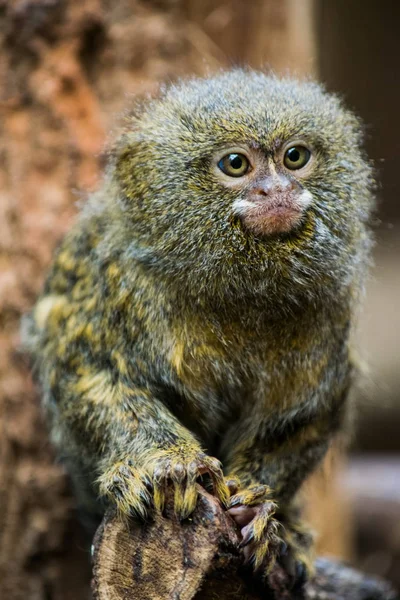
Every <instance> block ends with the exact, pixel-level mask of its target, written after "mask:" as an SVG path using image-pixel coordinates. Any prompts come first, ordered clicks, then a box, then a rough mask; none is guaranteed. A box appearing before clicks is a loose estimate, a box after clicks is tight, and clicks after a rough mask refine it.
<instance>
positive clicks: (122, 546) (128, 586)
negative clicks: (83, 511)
mask: <svg viewBox="0 0 400 600" xmlns="http://www.w3.org/2000/svg"><path fill="white" fill-rule="evenodd" d="M168 516H169V518H166V517H161V516H157V517H156V518H155V520H154V521H153V522H150V523H147V524H146V525H145V526H143V525H142V524H138V523H134V522H133V521H131V522H130V523H129V524H128V523H123V522H121V521H120V520H118V519H116V518H115V516H114V514H113V513H112V512H110V513H107V514H106V516H105V518H104V521H103V523H102V525H101V526H100V528H99V530H98V532H97V534H96V537H95V540H94V551H93V562H94V569H93V593H94V598H95V600H125V599H127V598H132V599H133V598H138V599H139V598H140V600H174V599H177V598H179V600H192V599H196V600H218V599H224V600H239V599H240V600H257V599H259V600H261V599H263V600H295V598H298V599H299V598H303V599H304V600H395V598H396V594H395V593H394V591H393V590H392V589H391V588H390V586H389V585H388V584H386V583H385V582H383V581H382V580H377V579H371V578H369V577H366V576H365V575H362V574H361V573H358V572H357V571H354V570H353V569H349V568H347V567H345V566H344V565H340V564H339V563H335V562H331V561H328V560H323V559H320V560H317V562H316V565H315V567H316V574H315V577H314V578H313V579H312V581H310V582H309V583H308V584H307V585H306V587H305V590H304V594H303V593H300V592H299V591H297V592H293V593H289V592H288V591H287V590H286V591H285V590H283V589H282V588H281V586H280V581H279V576H274V579H273V583H272V584H271V586H270V588H268V589H267V588H266V587H265V586H263V585H262V584H261V583H260V582H257V581H256V579H255V577H254V576H252V574H251V573H250V572H249V571H244V570H243V567H242V566H241V560H240V554H239V551H238V543H239V540H238V536H237V533H236V530H235V526H234V524H233V521H232V520H231V519H230V518H229V516H227V515H226V513H225V512H224V511H223V510H222V508H221V506H220V505H219V503H217V501H215V500H214V499H213V498H212V497H211V496H209V495H208V494H202V495H201V499H200V502H199V505H198V507H197V509H196V511H195V513H194V514H193V516H192V518H191V519H190V520H189V521H188V522H186V523H182V524H181V523H179V522H177V521H175V520H174V519H173V517H172V516H171V515H168Z"/></svg>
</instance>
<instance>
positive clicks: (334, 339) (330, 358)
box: [166, 315, 349, 451]
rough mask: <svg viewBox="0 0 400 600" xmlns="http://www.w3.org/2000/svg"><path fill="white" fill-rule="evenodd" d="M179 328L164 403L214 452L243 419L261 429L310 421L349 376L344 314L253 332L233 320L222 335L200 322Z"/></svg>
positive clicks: (330, 406)
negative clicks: (168, 393)
mask: <svg viewBox="0 0 400 600" xmlns="http://www.w3.org/2000/svg"><path fill="white" fill-rule="evenodd" d="M181 325H182V324H179V323H178V324H177V327H176V328H175V330H174V331H172V332H171V335H172V341H170V346H169V349H168V351H167V354H166V356H167V360H168V364H169V368H170V370H171V371H170V376H171V380H172V386H173V388H174V390H175V391H176V392H177V394H176V395H175V396H174V394H172V396H171V398H170V400H169V406H170V408H171V410H173V411H177V412H178V414H179V417H180V418H181V420H182V421H183V422H184V424H185V425H187V426H188V427H190V428H192V429H193V430H195V432H196V433H197V434H198V435H199V436H200V437H201V438H202V439H203V440H204V441H205V442H206V443H207V444H209V445H210V444H211V445H213V446H214V448H213V449H215V450H216V451H217V449H218V445H219V443H220V441H221V438H223V436H224V435H225V434H226V432H227V431H228V430H230V429H231V428H232V427H234V426H235V423H239V422H240V421H242V420H243V419H252V418H254V422H255V423H256V422H258V423H260V422H263V423H264V424H265V430H266V431H267V430H268V429H270V430H271V431H272V430H273V429H276V425H277V424H278V423H279V422H280V423H282V424H284V423H289V424H290V423H291V422H292V423H293V422H294V421H296V419H298V418H299V417H300V418H301V420H302V421H304V420H305V421H309V422H312V420H313V419H318V418H319V417H320V415H321V413H323V412H326V411H329V410H332V409H334V405H335V403H336V402H339V401H340V399H341V398H342V396H343V391H344V389H345V388H346V386H347V379H348V373H349V361H348V348H347V326H346V319H345V317H344V315H343V317H342V318H341V319H339V320H337V321H336V326H335V328H334V329H333V328H332V327H331V326H330V324H329V323H324V322H323V320H322V319H318V317H317V316H316V317H315V318H314V324H312V323H297V324H294V325H293V324H292V325H287V324H285V322H282V324H281V325H280V326H279V325H278V326H276V324H275V325H274V326H270V325H268V324H264V325H263V326H260V327H259V328H255V329H248V328H243V327H242V326H241V325H240V323H233V324H231V325H230V326H229V327H228V328H227V329H226V330H225V331H224V332H222V333H221V331H218V332H215V330H213V328H212V327H210V326H207V324H206V323H205V322H204V321H203V322H196V321H195V322H193V323H192V326H190V325H188V323H185V326H183V327H182V326H181ZM285 327H286V330H285ZM167 401H168V400H167ZM189 407H190V410H188V408H189ZM268 423H270V424H271V427H270V428H269V427H268Z"/></svg>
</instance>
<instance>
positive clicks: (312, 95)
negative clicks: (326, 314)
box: [107, 70, 373, 305]
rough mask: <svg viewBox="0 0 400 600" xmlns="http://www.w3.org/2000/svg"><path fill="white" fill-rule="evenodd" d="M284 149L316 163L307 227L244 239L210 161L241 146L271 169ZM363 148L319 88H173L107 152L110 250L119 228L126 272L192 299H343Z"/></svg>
mask: <svg viewBox="0 0 400 600" xmlns="http://www.w3.org/2000/svg"><path fill="white" fill-rule="evenodd" d="M291 139H301V140H304V141H305V142H307V144H309V146H310V147H311V148H312V150H313V154H314V165H313V169H312V170H311V172H310V174H309V175H308V176H307V177H306V178H303V179H302V181H301V186H302V188H303V191H304V198H306V199H307V203H308V207H307V210H306V212H305V215H304V218H303V219H302V221H301V223H300V224H299V226H298V227H296V228H295V229H294V230H293V231H290V232H288V233H282V234H280V235H270V236H268V235H264V236H262V235H257V234H254V233H251V232H249V231H247V230H246V229H245V228H244V227H243V224H242V221H241V219H240V210H238V207H240V206H243V202H246V200H245V199H244V198H243V190H238V189H236V188H234V189H230V188H229V187H226V186H223V185H222V184H221V182H220V181H218V179H217V178H216V176H215V173H214V172H213V169H212V160H213V157H214V155H215V153H216V152H217V151H218V150H219V149H221V148H223V147H228V146H236V145H238V144H239V145H246V146H247V147H250V148H256V149H257V150H258V151H260V152H262V153H263V154H264V155H265V156H266V157H267V158H271V159H272V160H275V159H276V156H277V153H278V152H279V150H280V148H281V147H282V146H283V145H284V144H285V143H286V142H287V141H288V140H291ZM361 143H362V128H361V126H360V122H359V120H358V119H357V118H356V117H355V116H354V115H353V114H352V113H351V112H349V111H348V110H346V109H345V108H343V106H342V103H341V101H340V100H339V99H338V98H337V97H336V96H334V95H332V94H328V93H327V92H325V90H324V89H323V88H322V87H321V86H320V85H318V84H316V83H310V82H300V81H294V80H292V79H278V78H276V77H274V76H267V75H264V74H263V73H259V72H253V71H245V70H233V71H230V72H227V73H222V74H218V75H216V76H214V77H212V78H209V79H191V80H188V81H185V82H182V83H180V84H177V85H174V86H171V87H169V88H167V89H166V90H164V91H163V92H162V94H161V95H160V96H159V97H157V98H155V99H151V100H149V101H148V102H145V103H143V104H142V105H141V106H140V108H139V109H138V110H137V111H136V112H135V113H134V114H133V115H132V116H130V117H129V118H128V119H127V123H126V126H125V131H124V133H123V134H122V135H121V137H120V138H119V140H118V142H117V144H116V145H115V148H114V150H113V153H112V160H111V166H110V170H109V178H110V182H109V187H110V193H109V197H108V202H107V204H108V206H107V210H108V211H111V212H112V214H113V218H112V219H109V220H108V222H109V224H110V225H109V236H110V240H111V242H110V247H111V246H114V243H113V241H114V240H115V236H116V232H115V228H116V227H118V228H119V232H118V234H117V235H118V236H121V243H122V244H123V245H124V248H123V249H122V248H121V251H122V254H123V256H124V259H125V260H126V261H127V262H129V260H134V261H137V260H139V261H140V262H141V263H142V264H144V265H146V266H147V267H149V268H152V269H156V270H157V271H158V272H159V273H162V276H163V277H166V278H168V277H170V278H172V279H173V280H174V281H175V282H176V280H179V281H180V284H181V285H182V286H183V288H184V289H185V292H186V294H188V295H190V296H196V297H198V296H199V295H201V294H205V295H211V296H213V297H216V296H218V297H220V299H221V301H227V299H229V297H234V298H235V299H236V300H237V299H238V298H246V297H247V296H249V295H250V296H257V297H258V296H261V297H262V298H263V302H265V301H266V299H268V300H269V301H271V302H272V303H276V302H277V301H282V300H284V301H285V302H288V303H289V305H290V303H294V304H298V303H301V302H302V301H303V300H306V299H308V300H309V301H310V300H312V301H313V302H317V301H318V298H321V299H322V301H323V302H325V301H326V300H327V298H328V297H331V298H332V299H334V298H336V297H337V296H338V295H339V296H341V295H342V294H343V293H344V294H347V293H348V291H349V287H353V286H354V285H356V286H357V285H358V284H357V283H356V281H355V280H356V279H358V278H359V274H360V272H361V271H363V264H364V263H365V262H366V257H367V255H368V250H369V246H370V238H369V234H368V233H367V231H366V227H365V225H366V223H367V222H368V220H369V216H370V211H371V207H372V194H371V188H372V187H373V179H372V171H371V166H370V164H369V162H368V161H367V160H366V158H365V156H364V153H363V151H362V149H361ZM244 191H245V190H244ZM117 213H118V216H119V218H117V219H116V218H114V216H115V215H116V214H117Z"/></svg>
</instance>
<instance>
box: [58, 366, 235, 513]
mask: <svg viewBox="0 0 400 600" xmlns="http://www.w3.org/2000/svg"><path fill="white" fill-rule="evenodd" d="M92 368H93V367H88V366H85V367H84V368H82V367H80V369H79V370H80V373H81V374H80V376H78V375H77V373H71V372H70V371H69V372H68V373H66V372H65V370H63V371H61V373H62V374H63V375H62V376H61V378H60V379H59V380H58V382H57V387H58V389H57V393H55V394H54V393H53V395H54V396H55V397H56V399H57V400H58V406H57V413H58V415H57V416H56V423H55V429H56V432H57V435H58V437H61V444H60V445H61V447H62V449H63V450H65V449H66V450H67V451H68V450H69V451H70V454H71V457H72V459H74V457H75V458H76V459H80V460H81V462H82V461H83V462H84V463H85V467H86V470H87V471H90V470H91V471H92V472H93V473H95V474H96V475H97V479H96V480H95V482H94V487H95V489H96V490H97V492H98V494H99V495H100V497H102V498H104V499H105V500H106V501H110V502H112V503H114V504H115V506H116V507H117V509H118V511H119V512H120V514H122V515H132V514H135V515H139V516H142V517H143V516H145V515H146V513H147V511H148V509H149V508H150V507H154V508H156V509H158V510H162V508H163V506H164V501H165V494H166V489H167V486H172V487H173V489H174V506H175V512H176V514H177V516H178V517H179V518H185V517H187V516H188V515H189V514H190V513H191V512H192V511H193V510H194V508H195V505H196V500H197V492H196V481H197V479H198V478H199V477H202V476H204V475H206V476H208V477H209V479H211V482H212V484H213V490H214V494H215V495H216V496H217V497H218V498H219V499H220V500H221V501H222V502H226V501H227V499H228V495H229V493H228V489H227V487H226V484H225V482H224V478H223V473H222V470H221V465H220V463H219V461H218V460H217V459H215V458H212V457H209V456H207V455H206V454H205V453H204V452H203V451H202V448H201V446H200V444H199V442H198V441H197V440H196V438H195V437H194V436H193V435H192V434H191V433H190V431H189V430H187V429H186V428H185V427H183V425H182V424H181V423H180V422H179V421H178V420H177V419H176V418H175V417H174V416H173V415H172V413H170V412H169V411H168V409H167V408H166V407H165V406H164V405H163V404H162V402H160V401H159V400H158V399H157V398H156V397H154V396H153V395H152V393H151V392H150V391H149V390H148V389H147V388H142V389H141V388H136V389H134V388H133V387H131V386H127V385H126V384H122V383H118V382H117V383H114V382H113V381H115V378H114V380H113V377H112V374H111V373H108V372H107V371H105V370H99V371H95V370H91V369H92Z"/></svg>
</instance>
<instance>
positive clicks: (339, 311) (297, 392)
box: [26, 70, 373, 572]
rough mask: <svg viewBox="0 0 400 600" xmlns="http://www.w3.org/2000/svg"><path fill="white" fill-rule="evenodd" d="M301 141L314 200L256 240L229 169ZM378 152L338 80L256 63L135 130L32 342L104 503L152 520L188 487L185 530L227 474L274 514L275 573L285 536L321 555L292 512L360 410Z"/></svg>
mask: <svg viewBox="0 0 400 600" xmlns="http://www.w3.org/2000/svg"><path fill="white" fill-rule="evenodd" d="M293 138H301V139H303V140H306V141H307V142H308V143H309V144H310V145H311V146H312V148H313V152H314V166H313V169H312V171H311V172H310V174H309V176H308V177H306V178H304V179H303V180H302V181H301V186H302V188H304V189H305V190H307V191H308V192H309V193H310V194H311V196H312V201H311V204H310V206H309V207H308V209H307V211H306V213H305V216H304V219H303V220H302V222H301V224H300V225H299V226H298V227H296V228H295V229H294V230H293V231H290V232H289V233H283V234H278V235H270V236H264V237H263V236H257V235H254V233H251V232H249V231H248V230H247V229H246V228H245V227H244V226H243V223H242V221H241V219H240V218H239V217H238V216H237V215H235V214H234V212H233V211H232V204H233V203H234V201H235V200H236V199H237V198H238V197H239V192H238V191H237V189H236V188H235V189H233V188H229V187H226V186H223V185H222V184H221V182H220V181H219V180H218V178H216V177H215V175H214V172H213V170H212V168H211V163H212V157H213V156H214V154H215V152H216V151H217V150H218V149H219V148H221V147H228V146H236V145H238V144H239V145H246V146H247V147H251V148H256V149H257V152H261V153H263V155H265V156H266V157H268V159H269V160H272V161H274V160H276V158H275V157H276V153H277V152H278V149H279V148H280V147H281V146H282V145H283V144H284V143H286V141H287V140H290V139H293ZM361 144H362V134H361V127H360V123H359V121H358V120H357V118H356V117H354V116H353V115H352V114H351V113H350V112H348V111H347V110H345V109H344V108H343V107H342V103H341V101H340V100H339V99H338V98H336V97H334V96H332V95H330V94H327V93H326V92H325V91H324V90H323V89H322V88H321V87H320V86H319V85H317V84H314V83H301V82H297V81H293V80H290V79H283V80H280V79H277V78H275V77H269V76H266V75H264V74H262V73H255V72H247V71H242V70H234V71H232V72H228V73H224V74H220V75H217V76H215V77H212V78H209V79H193V80H189V81H187V82H183V83H181V84H179V85H177V86H172V87H170V88H169V89H167V90H166V91H165V92H163V93H162V94H161V95H160V96H159V97H158V98H156V99H152V100H149V101H148V102H147V103H144V104H142V105H141V106H140V107H139V108H137V109H136V111H135V112H134V114H133V116H131V117H130V118H129V119H127V122H126V127H125V130H124V132H123V134H122V135H121V137H120V138H119V140H118V141H117V142H116V144H115V146H114V147H113V150H112V152H111V155H110V161H109V168H108V170H107V173H106V176H105V178H104V182H103V185H102V187H101V189H100V190H99V191H98V192H97V193H96V194H94V195H93V197H91V198H90V199H89V201H88V203H87V205H86V207H85V208H84V209H83V210H82V212H81V214H80V216H79V218H78V220H77V223H76V224H75V226H74V227H73V229H72V231H71V232H70V233H69V234H68V235H67V236H66V238H65V240H64V241H63V243H62V245H61V247H60V248H59V250H58V252H57V254H56V257H55V260H54V264H53V266H52V269H51V271H50V274H49V276H48V279H47V282H46V284H45V288H44V291H43V293H42V295H41V297H40V298H39V300H38V302H37V304H36V306H35V308H34V309H33V311H32V313H31V315H30V317H29V323H28V328H27V335H26V340H27V345H28V346H29V349H30V351H31V353H32V355H33V357H34V360H35V363H36V369H37V373H38V378H39V381H40V383H41V387H42V390H43V398H44V405H45V408H46V411H47V413H48V416H49V420H50V425H51V430H52V433H53V439H54V441H55V443H56V445H57V446H58V448H59V450H60V452H61V454H62V455H63V456H64V458H65V460H66V463H67V465H69V469H70V471H71V474H72V477H73V479H74V481H75V484H76V487H77V488H78V490H79V489H80V490H81V499H83V501H84V502H85V503H86V504H87V506H88V507H90V510H97V508H98V507H100V508H99V510H102V508H101V507H102V506H103V504H102V502H104V501H105V502H111V503H113V504H115V505H116V507H117V508H118V510H119V511H120V513H121V514H122V515H140V516H142V517H145V516H146V515H148V514H150V515H151V511H152V510H162V508H163V504H164V500H165V490H166V486H167V485H170V486H172V487H173V488H174V503H175V511H176V514H177V515H178V516H179V517H180V518H185V517H187V516H188V515H190V513H191V512H192V511H193V510H194V508H195V505H196V485H195V484H196V481H197V480H198V478H199V476H203V481H205V479H207V477H208V479H209V481H210V483H212V484H213V490H214V493H215V495H216V496H217V497H219V498H220V499H221V501H222V502H223V503H225V504H226V505H228V506H230V507H231V508H232V507H237V506H239V505H245V506H246V505H247V506H250V507H254V506H261V507H262V506H268V507H269V508H268V510H265V511H263V510H260V511H259V512H258V513H257V516H256V517H255V518H254V519H253V521H252V522H251V527H250V530H247V538H248V539H246V543H249V542H250V541H251V543H252V544H253V546H252V547H253V550H252V553H251V558H252V559H253V561H254V563H255V565H256V567H259V568H262V569H264V570H265V572H267V571H268V570H269V569H270V567H271V564H273V562H274V560H275V559H278V560H279V544H276V540H277V539H278V540H280V539H282V540H283V541H284V542H285V544H286V545H287V546H290V547H292V548H294V551H295V554H296V556H297V558H299V560H301V561H303V562H305V563H306V562H307V557H306V555H307V553H308V549H307V548H306V545H307V544H304V547H303V546H302V544H301V539H302V536H301V535H300V534H299V533H298V532H299V531H300V530H301V526H300V524H299V523H297V517H296V518H295V517H293V518H292V517H290V507H291V504H292V500H293V498H294V496H295V494H296V492H297V490H298V488H299V486H300V484H301V483H302V482H303V480H304V479H305V477H306V476H307V475H308V474H309V473H310V472H311V471H312V470H313V469H315V467H316V466H317V464H318V463H319V462H320V461H321V459H322V458H323V456H324V454H325V452H326V450H327V448H328V446H329V444H330V443H331V440H332V439H333V437H334V436H335V434H336V433H337V432H338V430H340V428H341V424H342V422H343V419H344V418H345V414H346V407H347V403H346V398H347V392H348V388H349V383H350V379H351V371H352V365H351V361H350V358H349V333H350V330H351V327H352V321H353V315H354V312H355V309H356V308H357V305H358V302H359V295H360V290H361V289H362V285H363V279H364V276H365V271H366V265H367V263H368V254H369V248H370V235H369V233H368V221H369V217H370V212H371V207H372V204H373V202H372V193H371V189H372V175H371V168H370V165H369V163H368V161H367V160H366V159H365V156H364V153H363V151H362V149H361ZM214 457H215V458H214ZM232 477H233V478H235V479H236V484H235V486H236V488H237V489H234V490H233V495H231V496H230V494H232V489H233V488H232V487H231V488H230V489H229V486H227V479H228V478H232ZM83 492H84V493H83ZM98 499H100V500H98ZM271 499H273V501H274V503H276V504H274V503H272V500H271ZM271 507H272V509H271ZM274 512H275V516H273V513H274ZM279 523H283V524H284V527H281V526H280V525H279ZM274 548H275V550H273V549H274ZM266 556H268V561H267V562H268V564H266V563H265V562H264V559H265V557H266Z"/></svg>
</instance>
